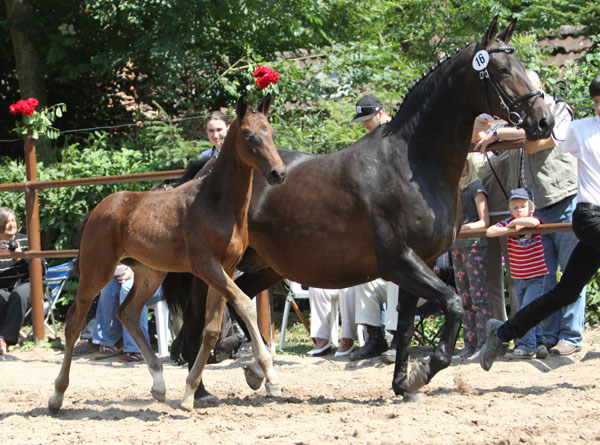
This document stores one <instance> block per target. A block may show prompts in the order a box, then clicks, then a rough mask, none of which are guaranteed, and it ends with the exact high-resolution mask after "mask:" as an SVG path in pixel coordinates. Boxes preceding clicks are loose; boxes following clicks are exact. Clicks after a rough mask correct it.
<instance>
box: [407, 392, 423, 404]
mask: <svg viewBox="0 0 600 445" xmlns="http://www.w3.org/2000/svg"><path fill="white" fill-rule="evenodd" d="M426 399H427V396H426V395H425V394H423V393H422V392H407V393H406V394H404V398H403V399H402V400H403V401H404V402H408V403H423V402H424V401H425V400H426Z"/></svg>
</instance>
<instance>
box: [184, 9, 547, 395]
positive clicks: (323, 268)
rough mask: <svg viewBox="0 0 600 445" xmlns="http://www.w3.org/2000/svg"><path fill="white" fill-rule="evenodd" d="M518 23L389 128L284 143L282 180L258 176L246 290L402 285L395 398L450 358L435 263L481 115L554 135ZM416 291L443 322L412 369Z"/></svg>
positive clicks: (446, 306) (451, 330) (453, 61)
mask: <svg viewBox="0 0 600 445" xmlns="http://www.w3.org/2000/svg"><path fill="white" fill-rule="evenodd" d="M514 27H515V22H514V21H513V22H512V23H511V24H510V25H509V26H508V27H507V28H506V29H505V30H504V31H502V32H501V33H499V34H498V33H497V17H496V18H495V19H493V20H492V22H491V24H490V26H489V28H488V30H487V32H486V33H485V34H484V35H483V37H482V38H481V39H480V40H479V41H478V42H476V43H472V44H469V45H467V46H465V47H464V48H462V49H460V50H459V51H458V52H457V53H456V54H454V55H452V56H451V57H449V58H447V59H446V60H444V61H443V62H441V63H440V64H439V65H438V66H437V67H436V68H435V69H433V70H432V71H431V72H430V73H428V74H427V75H425V76H424V77H423V78H421V79H420V80H419V81H418V82H417V83H416V84H415V85H414V86H413V88H412V89H411V91H410V92H409V94H407V96H406V97H405V99H404V102H403V104H402V106H401V108H400V109H399V110H398V113H397V114H396V116H395V117H394V119H393V120H392V121H391V122H390V123H389V124H386V125H383V126H380V127H378V128H377V129H375V130H373V131H372V132H370V133H369V134H367V135H366V136H364V137H362V138H361V139H360V140H359V141H357V142H356V143H355V144H353V145H351V146H350V147H348V148H347V149H345V150H342V151H339V152H336V153H332V154H328V155H322V156H314V155H308V154H306V153H301V152H291V151H280V154H281V156H282V158H283V159H284V161H285V163H286V166H287V168H288V175H287V179H286V183H285V184H283V185H282V186H280V187H275V188H271V187H265V185H264V181H263V180H262V178H260V177H256V178H255V181H254V187H253V195H252V199H251V203H250V208H249V213H248V230H249V236H250V240H249V241H250V246H249V249H248V250H247V251H246V254H245V255H244V259H243V260H242V262H241V263H240V265H239V266H238V267H239V268H240V269H242V270H246V271H249V273H246V274H244V275H243V276H242V277H241V278H239V279H238V280H237V281H236V282H237V283H238V284H239V285H240V287H241V288H243V289H244V290H245V291H246V293H247V294H248V295H255V294H256V293H258V292H259V291H261V290H263V289H266V288H268V287H270V286H272V285H273V284H275V283H276V282H278V281H279V280H281V278H282V277H286V278H289V279H291V280H293V281H296V282H299V283H302V284H305V285H308V286H314V287H321V288H333V289H336V288H344V287H348V286H352V285H356V284H359V283H363V282H366V281H370V280H373V279H375V278H378V277H382V278H384V279H385V280H389V281H393V282H394V283H396V284H398V286H399V287H400V290H399V298H398V302H399V303H398V310H399V317H398V325H397V330H396V341H397V356H396V366H395V369H394V378H393V382H392V387H393V389H394V392H395V393H396V394H397V395H404V396H406V395H409V394H410V393H413V392H415V391H418V390H419V389H420V388H421V387H422V386H424V385H425V384H427V383H428V382H429V381H430V380H431V378H432V377H433V376H434V375H435V374H436V373H437V372H438V371H440V370H441V369H443V368H446V367H447V366H448V365H449V364H450V360H451V356H452V352H453V349H454V344H455V342H456V337H457V335H458V331H459V327H460V324H461V321H462V318H463V309H462V305H461V300H460V298H459V297H458V296H457V295H456V294H455V293H454V292H453V291H452V290H451V289H450V288H449V287H448V286H446V285H445V284H444V283H443V282H442V281H441V280H440V279H439V278H438V277H437V276H436V275H435V274H434V273H433V272H432V270H431V268H430V266H431V265H432V264H433V263H434V261H435V259H436V258H437V257H438V256H439V255H440V254H442V253H444V252H446V251H447V250H448V249H449V248H450V246H451V245H452V243H453V241H454V239H455V236H456V233H457V230H458V226H457V211H458V204H457V201H458V182H459V178H460V176H461V172H462V170H463V167H464V165H465V159H466V155H467V152H468V150H469V145H470V144H469V142H470V137H471V131H472V127H473V122H474V119H475V117H476V116H477V115H478V114H480V113H482V112H487V113H489V114H492V115H497V116H500V117H502V118H504V119H507V120H510V121H511V122H513V123H515V124H516V123H518V124H519V125H521V126H522V127H523V128H524V129H525V131H526V134H527V138H528V139H540V138H545V137H548V136H549V135H550V133H551V131H552V127H553V124H554V119H553V117H552V114H551V113H550V111H549V110H548V109H547V108H546V106H545V104H544V103H543V102H544V101H543V100H538V99H539V98H540V96H541V93H540V92H538V91H532V85H531V84H530V82H529V80H528V78H527V75H526V73H525V67H524V65H523V64H522V63H521V62H520V61H519V60H518V59H517V58H516V57H515V56H514V55H513V51H514V48H512V47H511V46H508V43H509V41H510V38H511V36H512V33H513V31H514ZM212 174H214V172H213V173H211V174H209V176H210V175H212ZM418 297H423V298H425V299H426V300H433V301H436V302H438V303H439V305H440V306H441V308H442V309H443V312H444V314H445V315H446V320H447V321H446V325H445V327H444V330H443V333H442V336H441V339H440V342H439V344H438V345H437V347H436V349H435V350H434V352H433V353H432V355H431V357H430V359H429V360H428V361H426V362H421V363H419V364H418V365H417V366H416V368H415V369H413V371H412V372H411V373H410V375H409V374H408V351H409V345H410V341H411V338H412V330H413V321H414V315H415V308H416V304H417V300H418ZM186 324H187V322H186V323H184V326H185V325H186ZM187 338H188V336H186V339H187ZM196 347H197V345H196Z"/></svg>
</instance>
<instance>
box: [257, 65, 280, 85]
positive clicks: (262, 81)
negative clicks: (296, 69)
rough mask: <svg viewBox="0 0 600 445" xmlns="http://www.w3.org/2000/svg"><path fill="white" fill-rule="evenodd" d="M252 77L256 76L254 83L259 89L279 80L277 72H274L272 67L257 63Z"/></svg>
mask: <svg viewBox="0 0 600 445" xmlns="http://www.w3.org/2000/svg"><path fill="white" fill-rule="evenodd" d="M254 77H256V85H258V87H259V88H260V89H261V90H264V89H265V88H267V87H268V86H269V85H271V84H272V83H277V82H279V73H276V72H275V71H273V69H272V68H269V67H268V66H264V65H263V66H261V65H258V67H257V68H256V69H255V70H254Z"/></svg>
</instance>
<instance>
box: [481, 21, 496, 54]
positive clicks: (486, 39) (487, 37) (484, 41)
mask: <svg viewBox="0 0 600 445" xmlns="http://www.w3.org/2000/svg"><path fill="white" fill-rule="evenodd" d="M497 32H498V16H496V17H494V18H493V19H492V23H490V27H489V28H488V30H487V32H486V33H485V34H484V35H483V37H482V38H481V40H480V42H479V43H480V44H481V47H482V48H487V46H488V43H490V42H492V41H493V40H494V37H496V33H497Z"/></svg>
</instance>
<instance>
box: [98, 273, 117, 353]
mask: <svg viewBox="0 0 600 445" xmlns="http://www.w3.org/2000/svg"><path fill="white" fill-rule="evenodd" d="M120 291H121V285H120V284H119V282H118V281H117V279H116V277H115V278H113V279H112V280H111V281H110V282H109V283H108V284H107V285H106V286H104V288H103V289H102V290H101V291H100V298H99V300H98V308H97V309H96V325H95V326H94V333H93V335H92V342H93V343H95V344H97V345H102V346H114V345H115V344H116V343H117V342H118V341H119V339H120V338H121V337H122V336H123V325H122V324H121V322H120V321H119V319H118V318H117V309H118V308H119V304H120V302H119V293H120Z"/></svg>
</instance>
